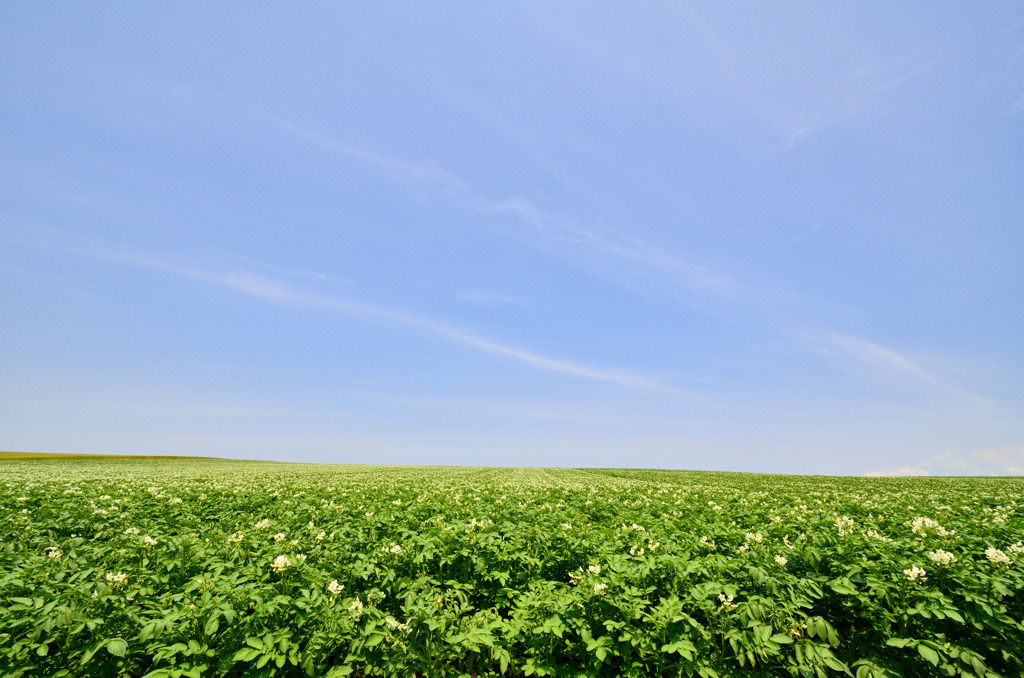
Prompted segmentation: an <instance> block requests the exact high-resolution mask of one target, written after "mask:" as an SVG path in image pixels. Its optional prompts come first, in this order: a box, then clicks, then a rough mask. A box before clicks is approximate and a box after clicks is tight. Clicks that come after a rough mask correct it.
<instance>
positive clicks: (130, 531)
mask: <svg viewBox="0 0 1024 678" xmlns="http://www.w3.org/2000/svg"><path fill="white" fill-rule="evenodd" d="M124 533H125V534H138V533H139V528H137V527H129V528H128V529H127V530H125V531H124Z"/></svg>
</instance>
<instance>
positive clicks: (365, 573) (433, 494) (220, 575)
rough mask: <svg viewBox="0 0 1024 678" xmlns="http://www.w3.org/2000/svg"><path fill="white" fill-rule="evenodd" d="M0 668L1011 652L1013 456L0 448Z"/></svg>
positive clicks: (888, 673) (962, 670)
mask: <svg viewBox="0 0 1024 678" xmlns="http://www.w3.org/2000/svg"><path fill="white" fill-rule="evenodd" d="M0 463H2V466H0V469H2V471H0V512H2V515H3V521H2V523H0V675H3V676H10V677H12V678H17V677H20V676H54V677H59V676H145V677H146V678H178V677H183V676H188V677H199V676H259V677H270V676H295V677H298V676H330V677H332V678H339V677H341V676H354V677H361V676H430V677H435V676H516V677H518V676H581V677H582V676H587V677H597V676H637V677H639V676H688V677H689V676H702V677H704V678H714V677H716V676H721V677H725V676H734V677H735V676H807V677H811V676H829V675H848V676H857V677H858V678H863V677H868V676H874V677H879V678H881V677H895V676H978V677H981V678H986V677H993V676H1020V675H1022V674H1024V625H1022V620H1024V594H1022V593H1021V592H1022V590H1024V544H1022V541H1024V516H1022V514H1021V510H1022V503H1021V497H1022V490H1024V484H1022V481H1021V480H1020V479H1012V478H984V479H982V478H915V479H867V478H833V477H792V476H766V475H752V474H725V473H701V472H679V471H629V470H596V469H587V470H551V469H486V468H440V467H438V468H432V467H416V468H414V467H371V466H328V465H299V464H277V463H269V462H230V461H181V460H169V461H159V460H146V461H138V460H116V459H111V460H97V461H92V460H74V461H37V460H32V461H7V462H0Z"/></svg>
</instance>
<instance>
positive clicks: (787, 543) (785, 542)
mask: <svg viewBox="0 0 1024 678" xmlns="http://www.w3.org/2000/svg"><path fill="white" fill-rule="evenodd" d="M782 543H783V544H785V545H786V548H787V549H789V550H790V551H792V550H793V549H795V548H796V547H795V546H793V545H792V544H791V543H789V535H788V534H787V535H786V536H785V537H783V538H782Z"/></svg>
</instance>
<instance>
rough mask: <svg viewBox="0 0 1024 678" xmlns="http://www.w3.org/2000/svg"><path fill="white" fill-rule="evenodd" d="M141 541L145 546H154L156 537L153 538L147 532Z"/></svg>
mask: <svg viewBox="0 0 1024 678" xmlns="http://www.w3.org/2000/svg"><path fill="white" fill-rule="evenodd" d="M142 543H143V544H145V545H146V546H147V547H153V546H156V539H153V538H152V537H150V536H149V535H148V534H147V535H146V536H145V537H143V538H142Z"/></svg>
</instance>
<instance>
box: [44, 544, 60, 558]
mask: <svg viewBox="0 0 1024 678" xmlns="http://www.w3.org/2000/svg"><path fill="white" fill-rule="evenodd" d="M62 555H64V553H63V552H62V551H61V550H60V549H59V548H57V547H56V546H47V547H46V557H47V558H50V559H51V560H57V559H58V558H60V557H61V556H62Z"/></svg>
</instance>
